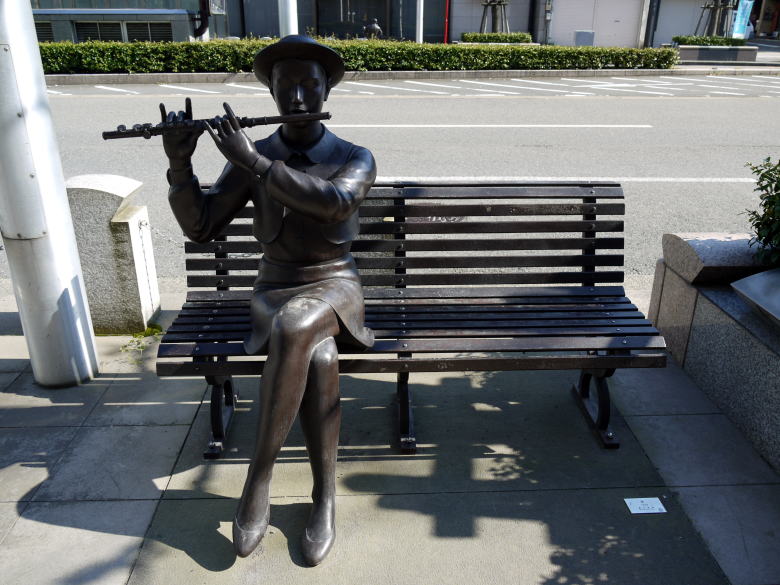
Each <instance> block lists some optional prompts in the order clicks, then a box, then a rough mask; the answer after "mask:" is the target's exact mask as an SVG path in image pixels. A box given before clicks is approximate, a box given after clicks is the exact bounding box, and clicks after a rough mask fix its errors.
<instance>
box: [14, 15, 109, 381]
mask: <svg viewBox="0 0 780 585" xmlns="http://www.w3.org/2000/svg"><path fill="white" fill-rule="evenodd" d="M0 88H2V89H0V125H1V126H2V132H0V233H2V236H3V242H4V244H5V249H6V255H7V257H8V264H9V267H10V270H11V279H12V281H13V287H14V294H15V295H16V304H17V306H18V308H19V317H20V319H21V321H22V329H23V330H24V336H25V340H26V341H27V348H28V350H29V352H30V361H31V362H32V370H33V376H34V377H35V381H36V382H38V383H39V384H41V385H43V386H68V385H73V384H78V383H80V382H84V381H87V380H89V379H91V378H92V377H93V376H94V375H95V374H97V373H98V358H97V350H96V349H95V338H94V336H93V333H92V320H91V318H90V316H89V307H88V306H87V303H86V298H87V297H86V294H85V292H84V279H83V277H82V275H81V264H80V263H79V255H78V249H77V248H76V238H75V236H74V234H73V223H72V221H71V217H70V207H69V205H68V197H67V194H66V191H65V180H64V178H63V175H62V163H61V162H60V153H59V150H58V148H57V140H56V137H55V135H54V127H53V126H52V120H51V111H50V110H49V99H48V96H47V95H46V82H45V80H44V77H43V68H42V66H41V55H40V51H39V50H38V39H37V37H36V35H35V25H34V23H33V16H32V9H31V8H30V3H29V2H24V1H20V0H0Z"/></svg>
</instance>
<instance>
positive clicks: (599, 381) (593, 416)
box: [572, 370, 620, 449]
mask: <svg viewBox="0 0 780 585" xmlns="http://www.w3.org/2000/svg"><path fill="white" fill-rule="evenodd" d="M613 372H614V370H600V371H598V372H591V371H587V370H584V371H582V372H581V373H580V379H579V382H578V383H577V384H576V385H575V386H574V387H573V388H572V390H573V392H574V397H575V398H576V399H577V404H578V405H579V406H580V409H581V410H582V412H583V414H584V415H585V418H586V419H587V421H588V424H590V426H591V428H592V429H593V431H594V432H595V433H596V436H597V437H598V438H599V440H600V441H601V445H602V446H603V447H604V448H606V449H617V448H618V447H620V442H619V441H618V440H617V438H616V437H615V433H613V432H612V429H610V427H609V418H610V413H611V410H612V403H611V400H610V398H609V385H608V384H607V378H608V377H609V376H611V375H612V373H613ZM591 382H594V384H595V387H596V394H595V396H594V395H593V394H592V393H591V391H590V389H591V388H590V386H591Z"/></svg>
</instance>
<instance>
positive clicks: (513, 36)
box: [460, 32, 531, 43]
mask: <svg viewBox="0 0 780 585" xmlns="http://www.w3.org/2000/svg"><path fill="white" fill-rule="evenodd" d="M460 40H462V41H463V42H464V43H530V42H531V33H527V32H517V33H475V32H470V33H467V32H464V33H463V34H461V35H460Z"/></svg>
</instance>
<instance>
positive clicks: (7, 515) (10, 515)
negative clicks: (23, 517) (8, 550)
mask: <svg viewBox="0 0 780 585" xmlns="http://www.w3.org/2000/svg"><path fill="white" fill-rule="evenodd" d="M25 506H26V504H22V503H19V502H4V503H2V504H0V543H2V542H3V539H5V536H6V534H8V533H9V532H10V530H11V527H12V526H13V525H14V524H15V523H16V521H17V520H18V519H19V514H20V508H24V507H25Z"/></svg>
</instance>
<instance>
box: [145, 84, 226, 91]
mask: <svg viewBox="0 0 780 585" xmlns="http://www.w3.org/2000/svg"><path fill="white" fill-rule="evenodd" d="M160 87H167V88H168V89H178V90H180V91H197V92H198V93H221V92H219V91H212V90H210V89H195V88H194V87H182V86H180V85H166V84H164V83H161V84H160Z"/></svg>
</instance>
